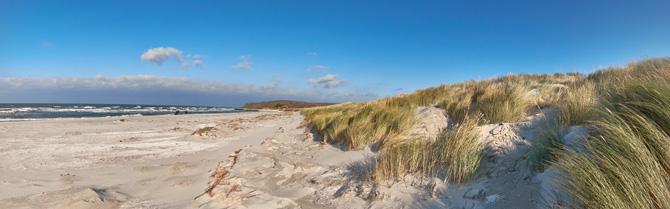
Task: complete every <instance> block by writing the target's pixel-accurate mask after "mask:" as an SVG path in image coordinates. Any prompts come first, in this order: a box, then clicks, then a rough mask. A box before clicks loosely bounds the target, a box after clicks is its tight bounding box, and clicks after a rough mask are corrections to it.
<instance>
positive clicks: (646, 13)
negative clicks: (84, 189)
mask: <svg viewBox="0 0 670 209" xmlns="http://www.w3.org/2000/svg"><path fill="white" fill-rule="evenodd" d="M667 8H670V2H668V1H635V2H632V1H621V2H618V1H589V2H585V1H505V2H503V1H329V2H326V1H291V0H288V1H286V0H282V1H18V0H17V1H13V0H0V103H14V102H65V103H67V102H78V103H80V102H85V103H142V104H174V105H178V104H183V105H215V106H241V105H242V104H244V103H245V102H257V101H266V100H272V99H295V100H303V101H320V102H345V101H353V102H359V101H368V100H373V99H376V98H381V97H386V96H389V95H394V94H397V93H411V92H413V91H414V90H417V89H421V88H426V87H430V86H434V85H439V84H444V83H455V82H460V81H465V80H470V79H480V78H489V77H494V76H499V75H505V74H507V73H510V72H511V73H555V72H574V71H578V72H582V73H588V72H591V71H592V70H594V69H597V68H599V67H604V66H610V65H622V64H625V63H627V62H630V61H631V60H637V59H642V58H644V57H647V56H648V57H659V56H670V12H667ZM143 54H146V56H142V55H143ZM189 55H190V56H189ZM196 55H198V56H196ZM163 59H165V60H164V61H163ZM196 63H199V65H195V64H196ZM185 66H186V67H185ZM308 69H309V70H308ZM308 71H309V72H308Z"/></svg>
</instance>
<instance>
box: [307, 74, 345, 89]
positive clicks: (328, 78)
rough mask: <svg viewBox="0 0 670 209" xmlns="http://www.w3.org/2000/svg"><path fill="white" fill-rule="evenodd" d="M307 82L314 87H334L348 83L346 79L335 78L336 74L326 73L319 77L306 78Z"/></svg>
mask: <svg viewBox="0 0 670 209" xmlns="http://www.w3.org/2000/svg"><path fill="white" fill-rule="evenodd" d="M307 83H308V84H312V85H313V86H314V87H320V88H334V87H338V86H344V85H347V84H349V81H347V80H344V79H343V80H337V75H335V74H328V75H325V76H323V77H321V78H312V79H309V80H307Z"/></svg>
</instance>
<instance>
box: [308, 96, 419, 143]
mask: <svg viewBox="0 0 670 209" xmlns="http://www.w3.org/2000/svg"><path fill="white" fill-rule="evenodd" d="M392 105H393V103H391V104H387V103H386V102H385V101H376V102H368V103H359V104H355V103H345V104H338V105H331V106H327V107H319V108H308V109H303V110H301V113H302V114H303V115H305V116H306V120H307V121H309V123H310V125H311V127H312V128H313V129H314V130H316V132H317V133H319V134H320V135H322V136H323V137H324V139H328V140H331V141H332V142H335V143H340V142H341V143H343V144H344V145H346V146H347V147H348V148H349V149H354V148H359V147H362V146H366V145H369V144H371V143H373V142H376V141H378V140H382V139H385V138H388V137H393V136H398V135H400V134H402V133H404V132H405V131H407V130H409V129H410V128H412V127H413V126H414V124H415V123H416V119H415V117H414V109H412V108H406V107H402V106H398V107H395V106H392Z"/></svg>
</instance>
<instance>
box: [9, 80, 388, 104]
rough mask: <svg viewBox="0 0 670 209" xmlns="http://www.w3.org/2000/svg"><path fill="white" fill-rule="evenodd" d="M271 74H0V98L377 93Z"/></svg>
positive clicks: (227, 99) (156, 99)
mask: <svg viewBox="0 0 670 209" xmlns="http://www.w3.org/2000/svg"><path fill="white" fill-rule="evenodd" d="M282 82H283V79H281V78H280V77H279V75H275V76H274V79H273V84H272V85H260V86H259V85H251V84H230V83H221V82H210V81H203V80H194V79H190V78H185V77H159V76H153V75H123V76H119V77H107V76H102V75H97V76H95V77H93V78H79V77H56V78H17V77H5V78H0V95H3V96H2V97H0V103H5V102H7V103H12V102H14V103H15V102H80V103H81V102H95V103H109V104H112V103H114V104H120V103H126V104H178V103H189V104H194V105H198V104H200V105H217V106H221V105H223V106H242V104H244V103H246V102H255V101H268V100H279V99H289V100H299V101H311V102H348V101H350V102H361V101H370V100H374V99H376V98H377V96H376V95H375V94H371V93H367V92H355V91H352V92H344V93H342V92H336V91H332V92H324V91H321V90H292V89H286V88H281V87H279V86H278V85H279V84H281V83H282Z"/></svg>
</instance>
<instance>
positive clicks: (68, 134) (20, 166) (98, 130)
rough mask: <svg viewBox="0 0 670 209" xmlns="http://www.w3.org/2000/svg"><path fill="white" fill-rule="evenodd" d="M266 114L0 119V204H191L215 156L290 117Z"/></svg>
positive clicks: (254, 140)
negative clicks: (200, 132)
mask: <svg viewBox="0 0 670 209" xmlns="http://www.w3.org/2000/svg"><path fill="white" fill-rule="evenodd" d="M265 114H280V113H266V112H250V113H234V114H205V115H203V114H197V115H196V114H191V115H165V116H145V117H126V118H97V119H61V120H44V121H24V122H5V123H0V181H1V182H0V208H44V207H45V206H50V207H53V208H91V207H96V208H97V207H102V208H107V207H110V208H118V207H121V206H123V207H126V208H141V207H147V208H154V207H159V208H195V207H197V206H199V204H202V202H205V201H204V200H203V201H200V202H198V201H193V198H194V197H195V196H197V195H198V194H201V193H203V191H204V188H205V187H206V186H207V182H208V177H209V175H210V173H211V170H212V169H213V168H214V167H216V165H217V162H218V161H220V160H225V159H226V157H227V155H228V153H230V152H231V151H233V150H235V149H237V148H241V147H243V146H244V145H247V144H251V145H259V144H260V143H261V142H262V141H263V140H264V139H266V138H268V137H272V136H273V134H274V133H275V131H277V129H278V128H279V127H280V126H281V125H282V124H285V123H287V120H290V118H289V117H281V118H271V119H264V120H261V119H258V118H256V117H257V116H259V115H265ZM120 119H124V120H125V121H121V120H120ZM231 124H238V125H237V126H236V127H238V128H237V130H235V128H233V127H228V126H229V125H231ZM206 126H216V127H217V129H218V131H216V132H215V134H216V135H217V136H216V137H214V136H193V135H191V133H192V132H193V131H195V130H196V129H198V128H201V127H206ZM240 128H242V129H240Z"/></svg>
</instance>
